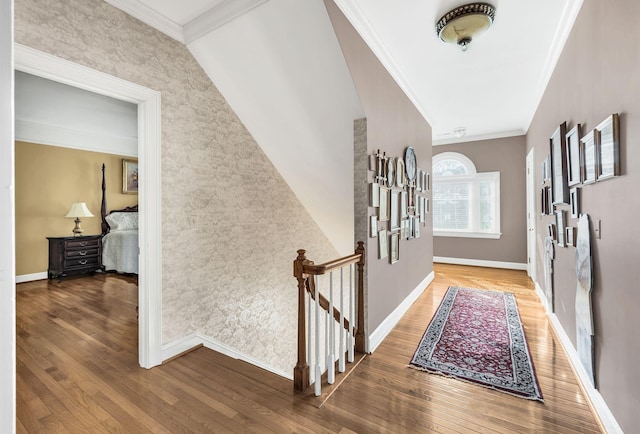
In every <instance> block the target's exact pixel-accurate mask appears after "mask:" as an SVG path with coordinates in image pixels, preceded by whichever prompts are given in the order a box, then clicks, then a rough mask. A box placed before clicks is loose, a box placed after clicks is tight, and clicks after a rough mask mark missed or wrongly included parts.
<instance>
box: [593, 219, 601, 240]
mask: <svg viewBox="0 0 640 434" xmlns="http://www.w3.org/2000/svg"><path fill="white" fill-rule="evenodd" d="M593 232H594V233H595V235H596V239H597V240H599V239H600V232H601V231H600V219H597V220H595V221H594V222H593Z"/></svg>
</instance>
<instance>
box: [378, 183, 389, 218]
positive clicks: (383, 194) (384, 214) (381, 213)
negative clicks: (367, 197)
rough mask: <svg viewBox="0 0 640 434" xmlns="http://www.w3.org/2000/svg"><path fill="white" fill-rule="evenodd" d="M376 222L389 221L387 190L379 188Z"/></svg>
mask: <svg viewBox="0 0 640 434" xmlns="http://www.w3.org/2000/svg"><path fill="white" fill-rule="evenodd" d="M378 220H379V221H381V222H382V221H387V220H389V189H388V188H384V187H380V206H379V207H378Z"/></svg>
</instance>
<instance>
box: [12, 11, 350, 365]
mask: <svg viewBox="0 0 640 434" xmlns="http://www.w3.org/2000/svg"><path fill="white" fill-rule="evenodd" d="M15 22H16V32H15V34H16V42H18V43H21V44H24V45H27V46H29V47H32V48H35V49H38V50H41V51H45V52H48V53H51V54H53V55H56V56H58V57H62V58H64V59H68V60H70V61H72V62H75V63H79V64H81V65H84V66H87V67H90V68H93V69H97V70H99V71H102V72H105V73H108V74H111V75H114V76H116V77H119V78H122V79H125V80H128V81H131V82H133V83H136V84H140V85H142V86H145V87H148V88H151V89H154V90H157V91H159V92H160V93H161V101H162V106H161V111H162V124H161V137H162V149H161V160H162V161H161V169H162V171H161V176H162V186H161V191H162V197H161V203H162V216H161V221H162V266H163V274H162V288H163V291H162V327H163V330H162V336H163V337H162V343H163V345H166V344H170V343H172V342H174V341H176V340H177V339H180V338H182V337H184V336H187V335H190V334H191V333H196V332H198V333H201V334H203V335H205V336H208V337H209V338H211V339H212V340H213V341H215V342H217V343H219V344H220V345H225V346H227V347H229V348H231V349H233V350H234V351H237V352H239V353H241V354H244V355H245V356H246V357H248V358H251V359H255V360H257V361H259V362H260V363H262V364H263V365H265V366H268V367H270V368H272V369H274V370H277V371H281V372H284V373H290V372H292V369H293V366H294V365H295V359H296V356H295V344H294V343H295V342H296V313H295V312H296V304H297V303H296V301H297V298H296V297H297V291H296V282H295V279H294V278H293V276H292V275H291V264H292V261H293V259H294V258H295V257H296V250H297V249H300V248H305V249H307V251H308V252H309V257H310V258H313V259H314V260H316V261H319V262H322V261H323V260H328V259H330V258H333V257H336V256H337V252H336V251H335V249H334V248H333V246H332V245H331V243H329V241H328V240H327V238H326V237H325V236H324V234H323V233H322V232H321V231H320V229H319V228H318V226H317V225H316V224H315V223H314V221H313V219H312V218H311V216H309V214H308V213H307V212H306V210H305V209H304V207H303V206H302V205H301V203H300V201H299V200H298V199H297V198H296V197H295V195H294V194H293V192H292V191H291V189H290V188H289V187H288V186H287V184H286V182H285V181H284V180H283V179H282V177H281V176H280V175H279V173H278V172H277V171H276V170H275V168H274V167H273V165H272V164H271V162H270V161H269V159H268V158H267V157H266V156H265V155H264V153H263V152H262V150H261V149H260V147H259V146H258V144H257V143H256V142H255V140H254V139H253V138H252V137H251V135H250V134H249V133H248V132H247V130H246V128H245V127H244V126H243V124H242V123H241V122H240V120H239V119H238V117H237V116H236V115H235V113H234V112H233V110H231V108H230V107H229V106H228V105H227V103H226V102H225V99H224V98H223V97H222V95H221V94H220V93H219V92H218V90H217V89H216V87H215V86H214V85H213V84H212V83H211V81H210V80H209V78H208V77H207V76H206V75H205V73H204V71H203V70H202V68H201V67H200V66H199V65H198V63H197V62H196V60H195V59H194V58H193V56H192V55H191V53H190V52H189V50H188V49H187V47H185V46H184V45H183V44H181V43H179V42H177V41H175V40H173V39H171V38H169V37H168V36H166V35H164V34H162V33H160V32H159V31H157V30H155V29H152V28H151V27H149V26H147V25H146V24H144V23H142V22H140V21H138V20H136V19H134V18H132V17H131V16H129V15H127V14H125V13H124V12H122V11H120V10H118V9H116V8H114V7H113V6H111V5H109V4H107V3H105V2H103V1H100V0H65V1H58V0H16V4H15Z"/></svg>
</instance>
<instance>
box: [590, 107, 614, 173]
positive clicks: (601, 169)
mask: <svg viewBox="0 0 640 434" xmlns="http://www.w3.org/2000/svg"><path fill="white" fill-rule="evenodd" d="M596 130H598V133H599V134H598V141H597V143H596V146H597V147H598V151H597V152H596V155H597V156H598V159H599V160H598V170H597V179H598V181H600V180H604V179H607V178H613V177H614V176H620V121H619V119H618V114H617V113H614V114H612V115H611V116H609V117H608V118H607V119H605V120H604V121H602V123H601V124H600V125H598V126H597V127H596Z"/></svg>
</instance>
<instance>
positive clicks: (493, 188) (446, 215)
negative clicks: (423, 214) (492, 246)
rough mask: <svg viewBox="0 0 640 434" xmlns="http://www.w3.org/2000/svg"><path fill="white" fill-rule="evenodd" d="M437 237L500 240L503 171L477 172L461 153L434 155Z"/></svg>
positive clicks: (434, 201) (434, 212)
mask: <svg viewBox="0 0 640 434" xmlns="http://www.w3.org/2000/svg"><path fill="white" fill-rule="evenodd" d="M432 172H433V199H432V200H433V234H434V235H435V236H442V237H467V238H495V239H497V238H500V235H501V233H500V172H482V173H478V172H477V171H476V166H475V165H474V164H473V162H472V161H471V160H470V159H469V158H467V157H466V156H464V155H463V154H460V153H457V152H443V153H441V154H437V155H434V156H433V169H432Z"/></svg>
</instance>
